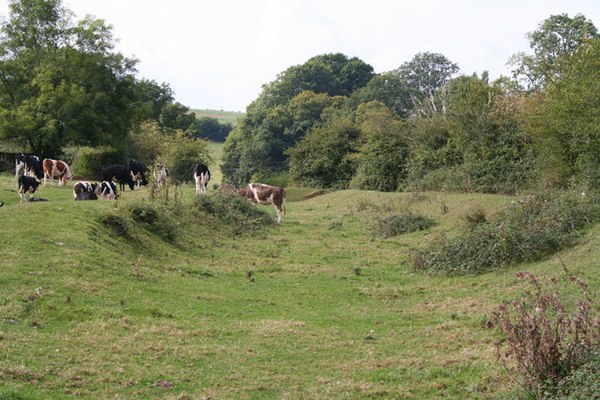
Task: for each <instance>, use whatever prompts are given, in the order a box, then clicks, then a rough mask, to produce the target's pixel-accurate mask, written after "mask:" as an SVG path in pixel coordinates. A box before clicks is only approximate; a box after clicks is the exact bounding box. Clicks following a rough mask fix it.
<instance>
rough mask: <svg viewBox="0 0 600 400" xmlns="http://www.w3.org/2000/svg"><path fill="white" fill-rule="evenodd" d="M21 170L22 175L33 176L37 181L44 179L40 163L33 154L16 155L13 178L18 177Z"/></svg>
mask: <svg viewBox="0 0 600 400" xmlns="http://www.w3.org/2000/svg"><path fill="white" fill-rule="evenodd" d="M21 168H23V175H26V176H33V177H36V178H38V179H42V178H43V177H44V170H43V167H42V161H40V158H39V157H38V156H35V155H33V154H24V153H21V154H17V156H16V157H15V178H18V177H19V171H20V170H21Z"/></svg>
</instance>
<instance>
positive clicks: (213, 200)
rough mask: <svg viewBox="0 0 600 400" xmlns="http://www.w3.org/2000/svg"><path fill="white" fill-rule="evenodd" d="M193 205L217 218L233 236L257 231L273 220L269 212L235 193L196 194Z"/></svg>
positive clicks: (270, 223)
mask: <svg viewBox="0 0 600 400" xmlns="http://www.w3.org/2000/svg"><path fill="white" fill-rule="evenodd" d="M195 206H196V208H197V209H198V210H200V211H202V212H205V213H206V214H208V215H210V216H213V217H214V218H217V219H218V220H219V221H220V222H221V225H223V226H224V227H225V229H228V230H229V231H230V232H231V234H232V235H233V236H240V235H244V234H253V233H257V232H259V231H261V230H262V229H263V228H264V227H266V226H269V225H272V224H273V223H274V222H275V221H274V220H273V218H272V217H271V216H270V215H269V214H267V213H266V212H264V211H262V210H260V209H258V208H257V207H255V206H253V205H252V204H251V203H250V202H249V201H248V200H246V199H244V198H242V197H240V196H239V195H237V194H236V193H225V192H217V193H215V194H213V195H210V196H197V197H196V199H195Z"/></svg>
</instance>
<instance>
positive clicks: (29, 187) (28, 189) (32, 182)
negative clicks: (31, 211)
mask: <svg viewBox="0 0 600 400" xmlns="http://www.w3.org/2000/svg"><path fill="white" fill-rule="evenodd" d="M18 182H19V198H20V203H25V202H27V198H26V197H25V193H29V200H31V196H32V195H33V194H34V193H35V191H36V189H37V188H38V186H40V181H38V180H37V179H35V178H34V177H32V176H25V175H21V176H20V177H19V179H18Z"/></svg>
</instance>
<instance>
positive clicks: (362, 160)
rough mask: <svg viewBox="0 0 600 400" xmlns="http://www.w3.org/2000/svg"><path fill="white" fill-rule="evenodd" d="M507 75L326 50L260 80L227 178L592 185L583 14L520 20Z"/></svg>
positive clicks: (436, 60)
mask: <svg viewBox="0 0 600 400" xmlns="http://www.w3.org/2000/svg"><path fill="white" fill-rule="evenodd" d="M528 38H529V42H530V47H531V49H532V51H533V53H532V54H525V53H519V54H516V55H514V56H513V57H512V58H511V59H510V60H509V62H510V64H511V65H512V67H513V71H512V76H510V77H500V78H498V79H496V80H494V81H490V79H489V75H488V73H487V72H485V71H484V72H483V73H481V74H473V75H460V74H459V66H458V65H457V64H456V63H454V62H452V61H450V60H449V59H447V58H446V57H445V56H443V55H441V54H436V53H429V52H423V53H419V54H417V55H416V56H415V57H414V58H413V59H412V60H410V61H408V62H406V63H404V64H403V65H401V66H400V67H399V68H397V69H396V70H393V71H390V72H386V73H380V74H376V73H374V72H373V68H372V67H371V66H370V65H368V64H367V63H365V62H363V61H362V60H360V59H358V58H356V57H354V58H349V57H347V56H345V55H344V54H339V53H338V54H324V55H319V56H316V57H313V58H311V59H310V60H308V61H307V62H305V63H304V64H302V65H296V66H292V67H290V68H288V69H286V70H285V71H284V72H282V73H281V74H279V75H278V77H277V78H276V79H275V80H274V81H273V82H270V83H268V84H266V85H264V86H263V89H262V92H261V94H260V95H259V97H258V98H257V99H256V100H255V101H254V102H252V104H250V105H249V106H248V109H247V114H246V116H245V117H244V118H243V119H242V120H241V121H240V123H239V124H238V125H237V126H236V128H235V129H234V130H233V131H232V132H231V134H230V135H229V137H228V139H227V141H226V142H225V149H224V158H223V164H222V168H223V174H224V177H225V179H226V180H227V181H229V182H231V183H234V184H242V183H245V182H248V181H250V180H257V179H258V180H263V181H268V180H270V179H271V180H274V181H280V182H281V181H283V182H288V183H290V182H291V183H295V184H300V185H310V186H316V187H323V188H348V187H350V188H360V189H371V190H381V191H396V190H415V189H422V190H458V191H479V192H488V193H515V192H518V191H520V190H524V189H530V188H539V187H540V186H541V187H546V188H564V187H570V186H576V187H581V188H587V187H592V188H593V187H597V184H598V178H599V176H598V175H599V172H598V171H600V169H599V168H598V167H599V166H600V114H599V113H598V110H600V107H599V106H600V91H599V90H598V89H599V85H600V69H599V68H598V65H600V38H599V37H598V34H597V30H596V28H595V26H594V24H593V23H592V22H591V21H590V20H588V19H586V18H585V17H584V16H583V15H580V14H578V15H576V16H575V17H572V18H571V17H569V16H568V15H566V14H561V15H553V16H550V17H549V18H548V19H546V20H545V21H543V22H542V23H541V24H540V25H539V26H538V27H537V29H536V30H535V31H533V32H531V33H529V34H528Z"/></svg>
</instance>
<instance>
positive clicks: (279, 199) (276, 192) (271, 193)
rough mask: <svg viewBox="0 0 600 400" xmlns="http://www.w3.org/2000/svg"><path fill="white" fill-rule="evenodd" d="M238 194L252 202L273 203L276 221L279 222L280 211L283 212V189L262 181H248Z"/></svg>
mask: <svg viewBox="0 0 600 400" xmlns="http://www.w3.org/2000/svg"><path fill="white" fill-rule="evenodd" d="M238 194H240V195H241V196H243V197H245V198H247V199H249V200H250V201H251V202H252V203H253V204H255V205H256V204H273V206H275V209H276V210H277V223H279V224H280V223H281V212H282V211H283V212H284V213H285V190H283V188H280V187H277V186H271V185H265V184H264V183H249V184H248V186H246V187H245V188H243V189H240V190H239V191H238Z"/></svg>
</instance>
